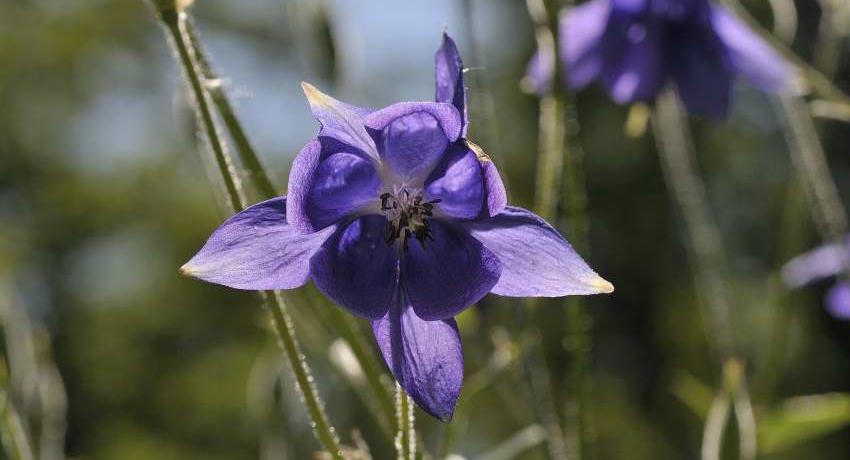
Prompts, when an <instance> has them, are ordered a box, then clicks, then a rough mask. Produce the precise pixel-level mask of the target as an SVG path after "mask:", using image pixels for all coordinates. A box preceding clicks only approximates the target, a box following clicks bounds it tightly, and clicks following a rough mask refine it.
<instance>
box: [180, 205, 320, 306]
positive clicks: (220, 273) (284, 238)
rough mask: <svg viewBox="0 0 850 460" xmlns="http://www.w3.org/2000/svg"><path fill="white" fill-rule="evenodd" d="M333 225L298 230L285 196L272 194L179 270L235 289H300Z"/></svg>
mask: <svg viewBox="0 0 850 460" xmlns="http://www.w3.org/2000/svg"><path fill="white" fill-rule="evenodd" d="M334 230H335V227H328V228H326V229H324V230H322V231H320V232H315V233H310V234H302V233H300V232H298V231H296V230H295V229H294V228H293V227H292V226H290V225H288V224H287V223H286V198H285V197H278V198H272V199H270V200H267V201H263V202H261V203H258V204H255V205H253V206H251V207H249V208H247V209H245V210H244V211H242V212H239V213H238V214H236V215H234V216H232V217H231V218H230V219H227V221H225V222H224V223H223V224H221V226H220V227H218V228H217V229H216V230H215V231H214V232H213V234H212V235H211V236H210V238H209V240H207V243H206V244H205V245H204V247H203V248H201V250H200V251H199V252H198V253H197V254H195V257H193V258H192V260H190V261H189V262H187V263H186V265H184V266H183V267H182V268H181V269H180V271H181V272H183V273H184V274H186V275H190V276H194V277H195V278H200V279H202V280H204V281H209V282H211V283H216V284H222V285H224V286H229V287H232V288H236V289H256V290H271V289H292V288H296V287H298V286H301V285H303V284H304V283H306V282H307V279H308V277H309V270H308V265H309V262H310V258H311V257H312V256H313V254H314V253H316V251H317V250H318V249H319V247H321V246H322V243H324V242H325V240H327V239H328V237H329V236H330V235H331V234H332V233H333V232H334Z"/></svg>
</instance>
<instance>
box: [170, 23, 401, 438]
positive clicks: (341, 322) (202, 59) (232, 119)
mask: <svg viewBox="0 0 850 460" xmlns="http://www.w3.org/2000/svg"><path fill="white" fill-rule="evenodd" d="M186 29H187V31H188V36H189V39H190V42H191V44H192V47H193V51H194V53H195V55H196V56H197V57H198V61H199V67H200V68H201V70H202V72H203V75H204V78H205V80H206V81H207V84H206V85H205V86H206V88H207V90H208V91H209V92H210V94H211V96H212V100H213V103H214V104H215V105H216V108H217V109H218V111H219V113H220V114H221V116H222V120H223V121H224V124H225V126H226V127H227V130H228V132H229V133H230V136H231V137H232V138H233V142H234V143H235V144H236V147H237V153H238V155H239V159H240V160H241V162H242V164H243V165H244V166H245V168H246V170H247V172H248V181H249V182H250V183H251V185H252V187H253V188H254V190H255V191H256V192H257V193H258V194H259V197H260V199H269V198H272V197H274V196H275V195H276V192H275V186H274V183H273V181H272V179H271V177H269V175H268V174H267V173H266V169H265V168H264V167H263V165H262V163H261V162H260V160H259V157H258V156H257V155H256V153H255V151H254V149H253V147H252V146H251V142H250V141H249V139H248V137H247V135H246V134H245V130H244V129H243V128H242V123H241V122H240V121H239V118H238V117H237V116H236V113H235V111H234V110H233V107H232V105H231V103H230V100H229V98H228V97H227V93H226V92H225V91H224V87H223V86H222V84H221V83H220V80H221V79H220V78H219V77H218V75H217V74H216V73H215V70H214V69H213V68H212V66H211V65H210V63H209V59H208V58H207V57H206V54H205V53H204V51H203V47H202V46H201V42H200V40H199V38H198V34H197V32H196V31H195V29H194V27H193V26H192V23H191V21H187V22H186ZM327 310H329V311H328V316H329V317H330V320H331V322H332V323H333V324H334V326H335V328H336V330H337V332H338V333H339V334H340V336H342V338H343V339H344V340H345V341H346V342H348V344H349V346H351V349H352V351H353V352H354V354H355V356H356V357H357V360H358V361H359V363H360V366H361V367H362V369H363V372H364V373H365V374H366V379H367V382H368V384H369V387H370V388H371V389H372V391H373V392H374V394H375V397H376V399H377V400H378V404H379V406H380V408H381V411H382V412H383V415H384V418H385V419H386V422H387V423H388V424H390V425H392V423H393V420H395V409H394V408H393V396H392V393H391V390H390V389H389V388H387V385H384V384H383V383H382V382H381V375H383V372H382V371H381V366H380V364H379V363H378V362H377V361H376V360H375V358H374V354H373V353H371V352H370V351H369V344H368V341H367V339H366V338H365V337H364V336H363V334H362V332H360V330H359V329H358V328H357V326H356V325H355V324H354V323H353V321H352V320H351V319H350V318H349V317H348V316H347V315H346V314H345V313H344V312H343V311H341V310H340V309H338V308H330V309H327Z"/></svg>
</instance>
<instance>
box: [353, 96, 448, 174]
mask: <svg viewBox="0 0 850 460" xmlns="http://www.w3.org/2000/svg"><path fill="white" fill-rule="evenodd" d="M366 125H367V127H368V128H369V129H370V130H371V134H372V136H373V137H374V138H375V141H376V143H377V145H378V152H379V153H380V156H381V160H382V161H383V162H384V163H385V164H387V165H389V167H390V169H391V170H392V172H394V173H395V174H396V175H398V176H400V177H401V178H405V179H414V178H420V179H421V180H424V179H425V178H426V177H427V176H428V173H430V172H431V170H432V169H433V168H434V166H435V165H436V164H437V162H438V161H439V160H440V159H441V158H442V156H443V153H445V151H446V148H447V147H448V146H449V144H450V143H452V142H454V141H456V140H457V139H458V136H460V132H461V118H460V113H459V112H458V111H457V109H455V108H454V106H452V105H450V104H445V103H439V102H402V103H398V104H393V105H391V106H389V107H387V108H385V109H382V110H379V111H377V112H373V113H372V114H370V115H369V116H368V117H366Z"/></svg>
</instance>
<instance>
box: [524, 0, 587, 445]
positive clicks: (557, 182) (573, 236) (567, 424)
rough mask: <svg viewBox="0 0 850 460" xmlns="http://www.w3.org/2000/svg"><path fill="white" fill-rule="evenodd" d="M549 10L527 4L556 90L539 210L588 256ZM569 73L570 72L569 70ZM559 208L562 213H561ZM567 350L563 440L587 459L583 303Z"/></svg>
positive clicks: (576, 309) (570, 313) (543, 134)
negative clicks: (547, 60)
mask: <svg viewBox="0 0 850 460" xmlns="http://www.w3.org/2000/svg"><path fill="white" fill-rule="evenodd" d="M554 3H557V2H553V5H550V7H549V8H547V6H546V4H545V3H544V2H543V1H542V0H529V1H528V2H527V5H528V10H529V14H530V15H531V17H532V19H533V20H534V23H535V25H536V31H535V32H536V33H535V35H536V37H537V47H538V51H539V52H540V53H547V54H549V60H550V61H551V62H553V67H552V71H553V75H552V86H551V87H552V90H551V92H550V93H548V94H545V95H543V97H542V98H541V100H540V121H539V123H540V134H539V135H540V137H539V141H538V142H539V146H540V147H539V148H540V150H539V153H538V164H537V182H536V184H537V188H536V190H535V210H536V211H537V212H538V214H540V215H541V216H542V217H543V218H544V219H547V220H550V221H553V222H554V221H555V219H556V218H557V217H558V215H559V214H560V215H561V217H562V218H561V219H560V220H561V222H564V225H562V227H564V228H565V229H566V233H567V235H568V237H569V239H570V241H571V242H572V243H573V245H574V246H575V247H576V248H577V249H578V250H579V251H580V252H584V253H586V252H587V251H588V248H589V243H588V241H587V209H586V205H587V197H586V191H585V184H584V174H583V170H582V155H581V149H580V148H579V147H578V146H577V145H573V144H574V143H573V142H572V139H570V135H571V134H572V133H576V132H577V131H578V129H577V127H578V121H577V119H576V117H575V113H574V104H573V101H572V100H571V97H570V95H569V94H567V93H566V92H565V91H564V90H563V88H562V84H561V83H562V82H563V81H565V80H564V75H563V70H564V69H563V64H564V63H562V62H558V59H557V57H558V56H560V52H559V50H558V46H559V41H558V38H557V31H558V30H559V28H558V21H559V10H558V8H557V5H556V4H554ZM568 70H569V69H567V71H568ZM559 208H560V211H561V212H560V213H559ZM564 304H565V308H566V327H567V331H566V335H567V336H566V338H565V345H566V348H567V351H568V352H569V354H570V358H571V360H570V366H568V369H567V372H568V374H567V376H566V379H565V381H566V382H567V392H566V393H567V396H566V400H565V404H564V419H565V420H564V438H565V446H566V449H567V456H568V458H571V459H577V460H580V459H582V458H585V457H586V456H587V451H588V437H587V436H586V434H587V433H586V432H587V423H586V422H587V420H586V414H585V409H586V399H587V388H588V385H589V377H588V367H589V364H590V342H591V340H590V329H591V319H590V316H589V315H588V314H587V312H586V310H585V305H584V303H583V302H582V301H581V299H579V298H572V299H567V300H565V302H564Z"/></svg>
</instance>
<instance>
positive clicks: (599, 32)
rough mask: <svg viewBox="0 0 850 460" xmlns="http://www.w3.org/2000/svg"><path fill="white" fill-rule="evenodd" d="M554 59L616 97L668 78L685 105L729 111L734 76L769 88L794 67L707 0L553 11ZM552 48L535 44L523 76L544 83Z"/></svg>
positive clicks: (536, 85)
mask: <svg viewBox="0 0 850 460" xmlns="http://www.w3.org/2000/svg"><path fill="white" fill-rule="evenodd" d="M559 32H560V33H559V40H560V47H559V50H560V60H561V62H562V63H563V64H564V65H565V72H564V73H565V75H566V76H567V79H568V82H567V83H568V86H569V87H570V88H572V89H581V88H583V87H585V86H587V85H588V84H590V83H591V82H593V81H599V82H600V83H601V84H602V85H603V86H604V87H605V89H606V90H607V91H608V93H609V94H610V95H611V97H612V98H613V99H614V100H615V101H616V102H618V103H620V104H629V103H633V102H646V103H652V102H653V101H654V100H655V98H656V96H657V95H658V94H659V92H660V91H661V90H663V89H664V87H665V85H666V84H667V83H668V81H672V82H673V83H674V84H675V86H676V88H677V89H678V92H679V95H680V97H681V98H682V101H683V102H684V103H685V106H686V107H687V109H688V111H689V112H691V113H699V114H703V115H708V116H712V117H722V116H725V115H726V113H727V112H728V111H729V104H730V100H731V96H732V85H733V83H734V80H735V79H736V77H738V76H741V77H743V78H744V79H745V80H747V81H748V82H749V83H751V84H752V85H754V86H755V87H757V88H759V89H761V90H763V91H769V92H776V91H780V90H782V89H784V88H787V87H789V86H790V85H791V84H792V80H793V79H792V76H793V71H792V70H791V68H790V67H789V66H788V65H787V63H786V62H785V60H784V59H783V58H782V57H781V56H780V55H779V54H778V53H777V52H776V51H774V50H773V49H772V48H771V47H770V45H768V44H767V43H766V42H765V41H764V40H762V38H761V37H759V36H758V35H757V34H756V33H754V32H753V31H752V30H751V29H750V28H749V27H748V26H747V25H746V24H745V23H743V22H741V21H740V20H739V19H738V18H737V17H735V15H734V14H733V13H732V12H731V11H729V10H728V9H727V8H725V7H723V6H720V5H716V4H713V3H711V2H709V1H708V0H591V1H589V2H587V3H584V4H582V5H580V6H576V7H572V8H567V9H565V10H564V11H563V12H562V14H561V18H560V31H559ZM552 60H553V54H552V53H551V52H549V53H545V52H541V50H538V52H537V54H536V55H535V56H534V57H533V58H532V60H531V62H530V63H529V66H528V70H527V73H526V77H525V79H524V83H525V86H526V88H527V89H528V90H529V91H531V92H535V93H538V94H543V93H545V92H546V91H548V90H550V89H551V80H552V75H553V69H554V65H553V63H552V62H551V61H552Z"/></svg>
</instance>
